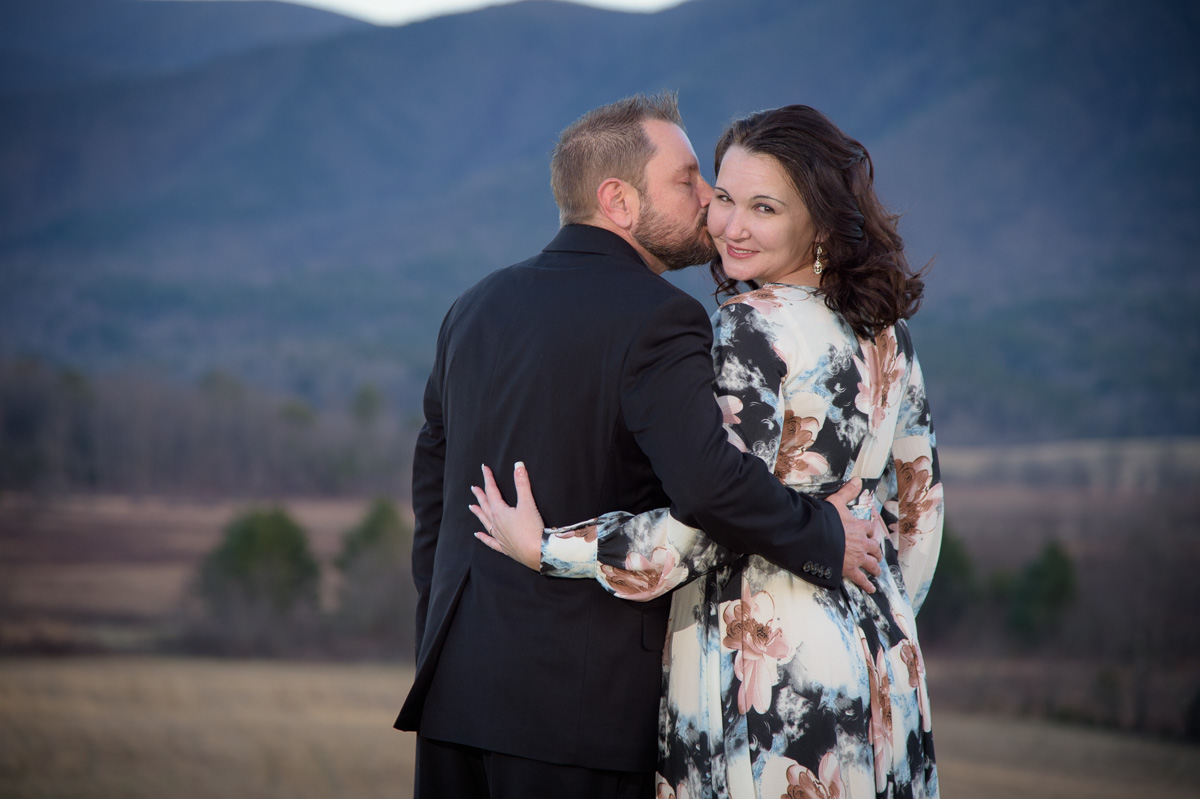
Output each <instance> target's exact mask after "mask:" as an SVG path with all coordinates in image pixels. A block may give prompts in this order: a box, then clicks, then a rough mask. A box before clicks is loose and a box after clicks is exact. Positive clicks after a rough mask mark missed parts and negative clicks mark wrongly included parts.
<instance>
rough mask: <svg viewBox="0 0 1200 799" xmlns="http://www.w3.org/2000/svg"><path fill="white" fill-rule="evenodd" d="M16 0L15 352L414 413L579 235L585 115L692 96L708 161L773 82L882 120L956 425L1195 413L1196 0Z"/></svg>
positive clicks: (1031, 426) (923, 335)
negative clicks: (462, 297)
mask: <svg viewBox="0 0 1200 799" xmlns="http://www.w3.org/2000/svg"><path fill="white" fill-rule="evenodd" d="M6 5H7V6H10V7H11V8H12V9H13V10H14V11H13V13H12V14H11V15H10V16H9V19H10V23H11V24H7V25H6V26H5V28H4V33H2V34H0V120H3V123H2V124H0V354H7V355H9V356H14V355H34V356H36V357H39V358H42V359H45V360H48V361H51V362H54V363H61V364H64V365H71V366H73V367H77V368H80V369H83V370H86V371H106V372H111V371H114V370H138V371H143V372H149V373H151V374H158V375H161V376H162V377H163V379H168V380H175V381H180V380H193V379H196V378H197V377H198V376H199V375H202V374H204V373H205V372H208V371H211V370H213V369H222V370H226V371H229V372H233V373H235V374H238V375H240V376H242V377H243V378H244V379H246V380H248V381H250V382H253V383H257V384H260V385H262V386H264V387H266V388H268V389H271V390H276V391H279V392H281V393H286V394H292V395H297V396H301V397H304V398H305V399H307V400H309V401H311V402H313V403H314V404H316V405H318V406H320V405H323V404H329V403H335V402H343V401H344V399H345V397H347V396H350V395H351V393H352V392H353V391H355V390H357V388H358V387H360V386H362V385H364V384H372V385H376V386H379V387H381V388H383V389H384V391H385V392H386V393H387V395H388V396H389V397H391V398H392V401H393V403H394V405H395V406H396V407H397V408H399V409H401V410H403V411H405V412H409V411H412V410H415V408H416V403H417V397H418V396H419V393H420V389H421V385H422V383H423V380H424V376H425V374H426V372H427V370H428V366H429V363H430V360H431V357H432V350H433V340H434V337H435V336H436V331H437V328H438V324H439V322H440V320H441V316H442V314H443V313H444V312H445V310H446V308H447V307H448V306H449V303H450V302H451V301H452V300H453V298H454V297H455V296H456V295H457V294H458V293H459V292H460V291H462V290H463V289H464V288H465V287H467V286H468V285H470V284H471V283H473V282H475V281H476V280H478V279H479V278H481V277H482V276H483V275H485V274H486V273H488V272H489V271H491V270H493V269H495V268H497V267H500V266H503V265H505V264H508V263H511V262H513V261H516V260H520V259H522V258H525V257H527V256H528V255H530V254H532V253H533V252H535V251H536V250H537V249H539V248H540V247H541V246H542V245H543V244H545V243H546V242H547V241H548V240H549V239H550V238H551V237H552V236H553V234H554V232H555V229H556V228H557V213H556V209H555V207H554V204H553V200H552V197H551V195H550V191H549V176H548V169H547V161H548V154H549V151H550V148H551V147H552V145H553V141H554V138H555V136H556V134H557V132H558V131H559V130H561V129H562V128H563V127H565V126H566V125H567V124H569V123H570V122H571V121H572V120H573V119H574V118H576V117H577V116H578V115H579V114H580V113H582V112H583V111H585V110H587V109H589V108H591V107H594V106H596V105H599V104H602V103H604V102H608V101H610V100H613V99H616V98H618V97H621V96H625V95H627V94H630V93H633V92H637V91H656V90H659V89H662V88H669V89H675V90H677V91H678V92H679V96H680V104H681V108H682V111H683V114H684V118H685V120H686V121H687V125H688V131H689V135H690V136H691V138H692V141H693V143H694V145H695V148H696V151H697V153H698V154H699V156H700V159H701V163H702V165H703V166H704V167H705V170H706V173H707V174H708V176H709V177H710V178H711V176H712V172H711V155H710V154H711V152H712V148H713V145H714V143H715V141H716V139H717V137H718V136H719V134H720V132H721V130H722V128H723V127H724V125H725V124H727V123H728V122H729V121H730V120H731V119H733V118H735V117H736V116H738V115H740V114H744V113H746V112H749V111H753V110H757V109H760V108H765V107H771V106H777V105H782V104H787V103H794V102H802V103H806V104H809V105H812V106H815V107H817V108H819V109H821V110H822V111H824V112H826V113H827V114H828V115H829V116H830V117H832V118H833V119H834V120H835V121H836V122H837V123H838V124H839V125H840V126H841V127H842V128H843V129H844V130H845V131H846V132H847V133H849V134H850V135H852V136H854V137H855V138H857V139H859V140H860V141H862V142H863V144H865V145H866V147H867V148H868V150H869V151H870V152H871V154H872V157H873V160H874V165H875V171H876V181H877V186H878V188H879V191H880V194H881V196H882V197H883V199H884V200H885V202H887V203H888V204H889V206H890V207H891V208H892V209H893V210H895V211H897V212H899V213H901V214H903V218H902V221H901V227H900V230H901V233H902V234H903V235H904V236H905V240H906V244H907V251H908V253H909V258H910V260H911V261H912V262H913V263H914V264H916V265H923V264H926V263H929V262H932V263H931V266H930V269H929V271H928V273H927V281H928V290H927V294H926V299H925V302H924V304H923V307H922V309H921V311H920V313H919V314H918V315H917V317H916V318H915V319H914V320H913V322H912V328H913V331H914V337H915V340H916V343H917V348H918V352H919V353H920V357H921V360H922V364H923V367H924V370H925V373H926V377H927V379H928V382H929V384H930V392H931V398H932V402H933V407H934V413H935V418H936V419H937V423H938V427H939V430H940V432H941V436H942V441H943V443H946V442H947V441H949V442H953V443H963V444H965V443H972V444H974V443H996V442H1020V441H1033V440H1043V439H1062V438H1080V437H1085V438H1093V437H1107V436H1130V435H1174V434H1188V435H1195V434H1197V433H1200V368H1197V367H1200V274H1198V272H1197V270H1196V269H1195V267H1194V265H1193V261H1194V256H1193V254H1194V253H1195V252H1196V250H1197V245H1198V244H1200V226H1198V225H1197V223H1196V220H1197V212H1198V210H1200V155H1198V154H1197V144H1198V143H1200V54H1198V52H1200V51H1198V50H1197V48H1195V47H1194V42H1195V41H1197V39H1198V38H1200V7H1196V6H1194V5H1193V4H1189V3H1184V2H1164V1H1163V0H1152V1H1151V2H1142V3H1137V4H1132V3H1128V2H1124V1H1123V0H1056V2H1051V3H1047V2H1041V1H1039V0H1014V2H1007V3H961V2H954V0H931V1H930V2H926V3H921V4H901V3H885V2H875V1H874V0H842V2H836V3H834V2H824V1H823V0H690V2H686V3H683V4H682V5H680V6H677V7H675V8H672V9H669V10H666V11H662V12H658V13H655V14H626V13H618V12H611V11H602V10H598V9H594V8H590V7H583V6H576V5H573V4H570V3H565V2H552V1H551V0H526V1H525V2H520V3H515V4H512V5H506V6H499V7H493V8H487V9H483V10H480V11H475V12H470V13H464V14H457V15H453V16H446V17H440V18H435V19H432V20H427V21H424V22H419V23H415V24H410V25H405V26H400V27H377V26H372V25H368V24H365V23H360V22H357V21H353V20H348V19H345V18H341V17H337V16H336V15H332V14H328V13H325V12H318V11H313V10H311V9H305V8H299V7H296V6H290V5H288V4H284V3H270V2H256V3H244V2H219V1H214V2H204V3H199V2H197V3H188V2H169V3H168V2H162V3H158V2H144V1H143V0H15V2H13V1H12V0H10V2H8V3H7V4H6ZM6 13H7V12H6ZM185 45H186V46H185ZM672 279H673V280H675V281H676V282H677V283H678V284H679V285H681V286H683V287H684V288H686V289H687V290H689V291H691V292H692V293H694V294H696V295H697V296H698V297H702V298H704V300H705V302H706V303H707V304H708V305H709V307H714V304H713V301H712V299H711V297H708V296H707V295H708V292H709V291H710V289H709V288H708V285H707V279H706V277H705V275H704V274H703V272H702V270H691V271H690V272H689V273H687V274H683V275H679V276H676V277H673V278H672Z"/></svg>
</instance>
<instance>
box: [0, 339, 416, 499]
mask: <svg viewBox="0 0 1200 799" xmlns="http://www.w3.org/2000/svg"><path fill="white" fill-rule="evenodd" d="M414 434H415V426H414V423H409V422H405V421H403V420H402V417H401V414H399V413H398V412H396V411H395V409H393V408H392V407H390V406H389V403H388V400H387V398H386V397H384V396H383V394H382V393H381V392H380V391H379V390H378V389H377V388H375V387H374V386H371V385H363V386H361V387H360V388H359V389H358V391H357V392H355V394H354V396H353V397H352V398H351V400H350V401H349V402H348V403H347V407H344V408H334V409H316V408H313V407H312V406H310V405H308V404H307V403H305V402H304V401H302V400H300V399H297V398H294V397H279V396H276V395H271V394H267V393H264V392H262V391H260V390H256V389H253V388H251V387H248V386H246V385H245V384H243V383H242V382H241V381H239V380H238V379H237V378H236V377H234V376H232V375H230V374H227V373H224V372H219V371H214V372H210V373H208V374H207V375H205V376H204V377H203V378H202V379H201V380H200V381H199V382H198V384H197V385H194V386H178V385H172V384H169V383H165V382H162V381H158V380H153V379H150V378H147V377H144V376H139V375H122V376H116V375H108V376H100V377H89V376H87V375H84V374H83V373H81V372H78V371H75V370H72V369H61V368H56V367H52V366H49V365H47V364H45V363H42V362H39V361H36V360H32V359H4V358H0V490H9V491H24V492H34V493H39V494H53V493H66V492H80V491H82V492H104V493H122V494H132V495H138V494H156V495H217V496H235V497H236V496H246V497H251V496H270V495H279V494H304V495H343V494H351V495H371V494H387V495H397V494H399V495H407V490H408V483H409V479H408V473H409V468H410V464H411V456H412V441H413V437H414Z"/></svg>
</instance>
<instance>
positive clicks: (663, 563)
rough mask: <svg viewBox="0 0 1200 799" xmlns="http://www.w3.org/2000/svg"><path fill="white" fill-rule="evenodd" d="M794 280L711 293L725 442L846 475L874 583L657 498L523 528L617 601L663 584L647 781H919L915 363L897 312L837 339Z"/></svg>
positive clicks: (927, 571) (921, 458) (921, 701)
mask: <svg viewBox="0 0 1200 799" xmlns="http://www.w3.org/2000/svg"><path fill="white" fill-rule="evenodd" d="M814 292H815V289H812V288H808V287H803V286H792V285H785V284H767V285H766V286H764V287H762V288H760V289H758V290H755V291H752V292H750V293H747V294H743V295H740V296H738V297H735V298H733V299H732V300H730V301H729V302H727V303H726V304H725V305H723V306H722V307H721V308H720V309H719V310H718V311H717V313H716V314H715V315H714V317H713V322H714V327H715V339H714V346H713V357H714V361H715V367H716V374H717V379H716V385H717V391H718V398H717V399H718V402H719V403H720V405H721V408H722V410H723V412H724V414H725V421H726V428H727V430H728V433H729V438H730V441H732V442H733V443H734V444H735V445H736V446H738V447H740V448H741V449H743V450H744V451H748V452H752V453H753V454H755V455H757V456H758V457H760V458H762V459H763V460H764V461H765V462H766V463H767V465H768V466H769V467H771V468H772V469H773V470H774V472H775V474H776V475H777V476H778V477H779V479H780V480H781V481H783V482H784V483H785V484H787V485H789V486H791V487H793V488H795V489H797V490H798V491H803V492H807V493H810V494H813V495H815V496H821V497H824V496H827V495H829V494H830V493H832V492H834V491H835V490H837V489H838V488H839V487H840V486H841V485H843V484H844V483H845V482H846V481H848V480H850V479H852V478H853V477H861V478H862V479H863V485H864V493H863V497H862V498H861V499H860V504H861V505H862V506H863V507H864V508H866V509H869V508H870V507H872V506H873V507H874V509H875V511H876V513H875V518H876V519H877V520H878V524H879V525H880V527H881V528H886V529H885V531H884V532H885V535H884V536H883V541H884V556H885V560H886V563H885V564H884V565H885V566H886V568H884V569H883V570H882V574H881V575H880V577H878V578H873V581H874V583H875V586H876V591H875V593H873V594H866V593H864V592H862V591H861V590H860V589H859V588H858V587H857V586H855V585H854V584H852V583H850V582H849V581H846V582H845V583H844V586H843V587H842V588H841V589H836V590H834V589H828V588H824V587H821V586H817V585H814V584H813V583H810V582H807V581H805V580H804V579H803V578H802V577H800V576H797V575H794V574H791V573H790V572H787V571H784V570H782V569H780V568H778V567H776V566H774V565H772V564H771V563H768V562H767V561H765V560H763V559H762V558H760V557H757V556H742V555H739V554H737V553H733V552H730V551H728V550H725V549H723V548H722V547H720V546H718V545H716V544H715V543H713V542H712V541H710V540H709V539H707V538H706V537H705V536H704V534H703V533H702V532H700V531H699V530H696V529H694V528H690V527H687V526H685V525H683V524H682V523H680V522H679V521H677V520H675V519H674V518H672V517H671V515H670V514H669V513H668V510H667V509H665V508H664V509H659V510H654V511H650V512H647V513H643V514H640V515H638V516H631V515H630V514H628V513H624V512H614V513H609V514H605V515H604V516H602V517H600V518H598V519H591V520H588V521H586V522H581V523H579V524H576V525H572V526H570V527H565V528H557V529H551V530H547V531H546V534H545V536H544V538H543V549H542V571H543V573H545V574H549V575H554V576H560V577H577V578H593V579H596V580H598V581H599V582H600V583H601V584H602V585H604V586H605V588H607V589H608V590H609V591H611V592H612V593H614V594H616V595H617V596H619V597H622V598H625V599H633V600H645V599H650V598H652V597H655V596H659V595H661V594H663V593H665V592H667V591H671V590H675V594H674V598H673V601H672V611H671V623H670V627H669V631H668V636H667V641H666V646H665V648H664V651H663V698H662V706H661V713H660V736H659V773H658V777H657V782H658V798H659V799H668V798H669V797H674V799H701V798H702V797H726V796H728V797H734V798H735V799H736V798H737V797H757V798H758V799H779V798H782V799H791V798H795V797H806V798H809V799H818V798H819V799H847V798H848V797H849V798H851V799H861V798H862V797H936V796H937V795H938V778H937V768H936V765H935V763H934V752H933V738H932V725H931V719H930V713H929V699H928V694H927V692H926V687H925V666H924V661H923V659H922V656H921V647H920V644H919V643H918V640H917V628H916V624H915V617H916V613H917V610H918V609H919V608H920V605H921V602H922V600H923V599H924V597H925V594H926V592H927V590H928V588H929V583H930V580H931V578H932V576H933V570H934V565H935V563H936V561H937V555H938V550H939V546H940V543H941V532H942V488H941V481H940V476H939V470H938V462H937V454H936V448H935V441H934V433H933V426H932V423H931V421H930V416H929V407H928V404H927V402H926V398H925V388H924V383H923V381H922V377H921V369H920V367H919V365H918V363H917V359H916V355H915V353H914V352H913V346H912V340H911V338H910V337H909V334H908V329H907V327H906V326H905V325H904V324H903V323H900V324H897V325H896V326H894V327H891V328H887V329H886V330H884V331H883V332H881V333H880V334H879V335H877V336H876V337H875V338H874V340H864V339H859V338H856V337H855V335H854V333H853V331H852V330H851V329H850V327H849V326H848V325H847V324H846V323H845V321H844V320H842V319H841V318H840V317H839V316H837V315H836V314H834V313H833V312H832V311H830V310H829V308H828V307H827V306H826V305H825V303H824V301H823V299H822V298H821V297H820V296H817V295H816V294H815V293H814ZM814 568H817V567H814ZM697 577H698V579H694V578H697Z"/></svg>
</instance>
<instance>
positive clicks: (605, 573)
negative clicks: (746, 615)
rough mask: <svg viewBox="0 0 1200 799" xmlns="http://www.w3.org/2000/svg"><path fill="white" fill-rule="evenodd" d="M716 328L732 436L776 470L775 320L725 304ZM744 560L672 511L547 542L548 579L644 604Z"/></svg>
mask: <svg viewBox="0 0 1200 799" xmlns="http://www.w3.org/2000/svg"><path fill="white" fill-rule="evenodd" d="M714 327H715V343H714V345H713V360H714V367H715V370H716V376H717V377H716V393H717V403H718V405H719V406H720V408H721V411H722V414H723V416H724V423H725V430H726V434H727V436H728V438H729V441H730V442H731V443H733V444H734V446H736V447H737V448H738V449H740V450H741V451H742V452H751V453H753V454H754V455H755V456H757V457H758V458H760V459H761V460H763V461H764V462H765V463H766V465H767V466H768V468H771V467H774V465H775V460H776V456H777V455H778V452H779V443H780V439H781V437H782V433H783V424H784V419H783V416H784V414H783V410H782V407H783V402H782V390H783V383H784V379H785V377H786V375H787V364H786V363H785V362H784V360H783V358H782V357H781V356H780V353H779V351H778V349H777V348H776V347H775V346H774V341H773V337H772V335H771V331H770V327H769V324H768V322H767V321H766V320H765V319H764V318H763V317H762V315H761V314H759V313H758V312H757V311H755V310H753V309H752V308H750V307H749V306H746V305H740V304H734V305H726V306H725V307H723V308H722V309H721V310H720V311H718V313H717V316H716V319H715V325H714ZM741 556H742V555H741V553H738V552H734V551H732V550H730V549H728V548H726V547H723V546H721V545H719V544H717V543H716V542H714V541H713V540H712V539H710V538H709V537H708V536H706V535H705V534H704V532H703V531H701V530H699V529H697V528H695V527H691V526H689V525H687V524H684V523H683V522H681V521H679V520H678V519H676V518H675V517H674V516H672V515H671V510H670V509H669V508H657V509H655V510H652V511H646V512H645V513H641V514H637V515H633V514H629V513H625V512H620V511H617V512H613V513H606V514H604V515H602V516H599V517H597V518H595V519H589V520H587V521H584V522H579V523H577V524H573V525H570V526H568V527H559V528H551V529H547V530H546V531H544V533H543V536H542V573H543V574H546V575H550V576H554V577H572V578H591V579H596V580H598V581H599V582H600V584H601V585H602V586H604V588H605V589H606V590H608V591H610V592H612V593H613V594H615V595H617V596H619V597H621V598H623V599H632V600H639V601H645V600H649V599H653V598H654V597H657V596H661V595H662V594H664V593H667V592H668V591H671V590H673V589H675V588H677V587H678V586H680V585H682V584H683V583H685V582H687V581H688V580H691V579H692V578H694V577H696V576H698V575H700V574H703V573H704V572H707V571H711V570H713V569H716V568H719V567H721V566H724V565H727V564H729V563H732V562H733V561H735V560H737V559H738V558H740V557H741ZM839 565H840V564H839ZM827 568H828V569H829V571H830V574H829V575H821V576H824V577H825V579H829V577H831V576H832V571H833V569H832V567H827ZM838 572H839V574H840V568H839V569H838ZM801 576H804V577H805V578H806V579H809V577H810V576H811V577H814V578H815V577H817V575H816V574H815V573H811V574H810V575H801Z"/></svg>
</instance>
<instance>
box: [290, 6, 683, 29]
mask: <svg viewBox="0 0 1200 799" xmlns="http://www.w3.org/2000/svg"><path fill="white" fill-rule="evenodd" d="M292 1H293V2H298V3H300V4H301V5H306V6H313V7H314V8H324V9H327V10H329V11H336V12H337V13H339V14H345V15H346V16H348V17H358V18H359V19H365V20H367V21H368V22H374V23H375V24H377V25H403V24H405V23H407V22H416V21H417V20H422V19H429V18H430V17H439V16H442V15H444V14H455V13H458V12H459V11H470V10H472V9H476V8H483V7H484V6H499V5H505V4H506V3H510V2H514V0H292ZM572 2H577V3H580V4H581V5H589V6H596V7H597V8H611V9H616V10H619V11H660V10H662V9H664V8H670V7H671V6H677V5H679V4H680V3H681V2H683V0H572Z"/></svg>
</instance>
